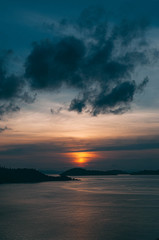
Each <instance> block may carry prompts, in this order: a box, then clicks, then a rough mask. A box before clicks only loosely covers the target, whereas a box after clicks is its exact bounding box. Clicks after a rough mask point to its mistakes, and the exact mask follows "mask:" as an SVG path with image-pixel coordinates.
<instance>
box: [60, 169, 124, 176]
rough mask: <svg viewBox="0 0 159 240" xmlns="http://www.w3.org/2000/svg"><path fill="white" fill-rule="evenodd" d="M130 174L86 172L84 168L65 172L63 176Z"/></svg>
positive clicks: (112, 171) (118, 171) (120, 172)
mask: <svg viewBox="0 0 159 240" xmlns="http://www.w3.org/2000/svg"><path fill="white" fill-rule="evenodd" d="M118 174H128V173H127V172H125V171H122V170H110V171H98V170H86V169H84V168H72V169H70V170H68V171H65V172H63V173H62V174H61V175H62V176H95V175H96V176H97V175H118Z"/></svg>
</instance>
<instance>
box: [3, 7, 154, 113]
mask: <svg viewBox="0 0 159 240" xmlns="http://www.w3.org/2000/svg"><path fill="white" fill-rule="evenodd" d="M46 27H47V28H49V29H51V31H52V32H53V33H54V34H55V35H56V37H55V38H54V39H51V40H50V39H45V40H42V41H39V42H34V43H33V45H32V50H31V52H30V53H29V54H28V56H27V58H26V59H25V65H24V75H21V76H17V75H15V74H8V73H7V68H6V62H7V59H8V57H9V55H10V54H11V52H10V51H8V52H6V53H5V54H3V56H1V58H0V101H1V102H2V103H1V104H0V115H1V116H2V115H4V114H5V113H8V112H10V111H17V110H19V109H20V107H19V102H21V101H23V102H26V103H32V102H34V100H35V98H36V94H35V95H34V93H35V91H36V92H37V93H38V92H39V91H49V92H54V91H57V90H59V89H63V91H64V89H66V88H69V89H73V90H76V91H77V96H76V97H75V98H74V99H72V101H71V103H70V105H69V107H68V110H69V111H76V112H78V113H81V112H83V111H86V112H89V113H90V114H91V115H93V116H97V115H98V114H107V113H113V114H121V113H124V112H126V111H128V110H129V109H130V107H131V103H132V102H133V100H134V96H135V94H137V93H140V92H141V91H143V89H144V87H145V85H146V84H147V83H148V81H149V78H148V77H145V78H144V79H141V81H140V83H137V82H136V81H135V80H134V79H133V74H134V72H135V71H136V69H137V68H139V67H142V66H143V65H148V64H150V61H151V59H152V58H153V57H155V56H157V55H156V50H151V49H150V47H149V46H148V43H147V41H146V37H145V36H146V30H147V28H148V24H147V21H146V20H143V19H142V20H140V21H127V20H123V21H121V22H120V23H119V24H113V23H112V22H108V21H107V20H106V16H105V12H104V10H103V8H100V7H99V8H97V7H90V8H88V9H85V10H84V11H83V12H82V13H81V15H80V17H79V18H78V19H76V21H73V22H71V21H68V20H66V19H63V20H62V21H59V22H57V21H56V22H54V23H52V24H50V25H47V26H46ZM28 87H29V88H28ZM61 87H62V88H61ZM26 89H27V90H26ZM28 89H29V91H28Z"/></svg>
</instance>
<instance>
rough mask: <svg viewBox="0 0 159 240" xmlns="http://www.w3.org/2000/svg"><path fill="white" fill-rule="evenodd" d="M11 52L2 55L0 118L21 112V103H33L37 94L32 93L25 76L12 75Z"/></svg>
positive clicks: (0, 57)
mask: <svg viewBox="0 0 159 240" xmlns="http://www.w3.org/2000/svg"><path fill="white" fill-rule="evenodd" d="M12 55H13V52H12V51H11V50H8V51H3V52H1V53H0V116H3V115H5V114H8V113H10V112H17V111H19V110H20V105H21V102H25V103H33V102H34V101H35V98H36V94H33V93H30V92H29V90H28V87H27V85H28V84H27V82H25V80H24V78H23V76H19V75H15V74H12V73H10V65H11V64H10V61H11V58H12Z"/></svg>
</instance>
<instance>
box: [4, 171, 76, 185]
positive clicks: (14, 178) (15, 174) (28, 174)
mask: <svg viewBox="0 0 159 240" xmlns="http://www.w3.org/2000/svg"><path fill="white" fill-rule="evenodd" d="M71 180H76V179H73V178H70V177H67V176H65V175H60V176H57V177H53V176H48V175H46V174H44V173H41V172H39V171H37V170H35V169H27V168H17V169H10V168H5V167H0V183H37V182H49V181H71Z"/></svg>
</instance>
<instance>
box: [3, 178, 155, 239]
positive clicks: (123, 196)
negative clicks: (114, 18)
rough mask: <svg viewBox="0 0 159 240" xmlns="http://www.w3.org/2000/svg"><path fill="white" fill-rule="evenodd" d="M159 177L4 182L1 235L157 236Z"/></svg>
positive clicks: (119, 237) (69, 237) (107, 237)
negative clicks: (22, 182) (24, 182)
mask: <svg viewBox="0 0 159 240" xmlns="http://www.w3.org/2000/svg"><path fill="white" fill-rule="evenodd" d="M157 238H159V176H116V177H88V178H86V177H84V178H81V181H78V182H48V183H37V184H4V185H0V240H156V239H157Z"/></svg>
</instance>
